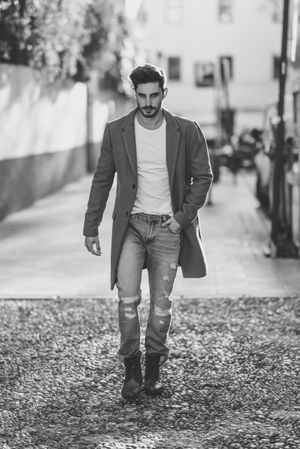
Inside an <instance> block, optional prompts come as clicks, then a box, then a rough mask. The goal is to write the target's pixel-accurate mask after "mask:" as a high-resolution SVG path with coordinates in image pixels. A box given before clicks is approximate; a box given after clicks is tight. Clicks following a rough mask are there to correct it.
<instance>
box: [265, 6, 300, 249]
mask: <svg viewBox="0 0 300 449" xmlns="http://www.w3.org/2000/svg"><path fill="white" fill-rule="evenodd" d="M289 3H290V2H289V0H284V4H283V24H282V41H281V58H280V73H279V101H278V117H279V122H278V125H277V128H276V142H275V154H274V176H273V186H272V187H273V204H272V227H271V254H272V255H273V256H275V257H297V256H298V249H297V247H296V245H295V244H294V242H293V238H292V233H291V224H290V223H288V220H287V217H284V216H283V214H282V213H281V210H282V206H283V204H284V203H283V202H284V201H285V199H284V177H285V173H284V146H285V123H284V97H285V85H286V75H287V43H288V27H289Z"/></svg>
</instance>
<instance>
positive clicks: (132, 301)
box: [120, 295, 140, 304]
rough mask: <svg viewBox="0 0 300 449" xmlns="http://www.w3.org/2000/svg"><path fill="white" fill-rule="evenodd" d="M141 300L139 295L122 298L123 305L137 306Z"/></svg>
mask: <svg viewBox="0 0 300 449" xmlns="http://www.w3.org/2000/svg"><path fill="white" fill-rule="evenodd" d="M139 299H140V297H139V295H135V296H120V301H122V303H123V304H135V303H136V302H137V301H138V300H139Z"/></svg>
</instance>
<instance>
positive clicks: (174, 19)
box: [165, 0, 183, 25]
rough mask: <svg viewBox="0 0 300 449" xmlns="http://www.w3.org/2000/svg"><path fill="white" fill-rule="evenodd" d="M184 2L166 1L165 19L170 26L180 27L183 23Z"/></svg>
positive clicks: (181, 0) (177, 0)
mask: <svg viewBox="0 0 300 449" xmlns="http://www.w3.org/2000/svg"><path fill="white" fill-rule="evenodd" d="M182 17H183V0H165V19H166V23H168V24H169V25H178V24H180V23H181V22H182Z"/></svg>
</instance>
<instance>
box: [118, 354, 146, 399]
mask: <svg viewBox="0 0 300 449" xmlns="http://www.w3.org/2000/svg"><path fill="white" fill-rule="evenodd" d="M124 365H125V369H126V372H125V380H124V385H123V388H122V392H121V394H122V396H123V398H125V399H128V400H129V401H133V400H136V399H139V398H140V396H141V387H142V383H143V377H142V369H141V355H140V354H138V355H136V356H134V357H129V358H125V359H124Z"/></svg>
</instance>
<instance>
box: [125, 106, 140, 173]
mask: <svg viewBox="0 0 300 449" xmlns="http://www.w3.org/2000/svg"><path fill="white" fill-rule="evenodd" d="M135 113H136V109H133V110H132V111H130V112H129V114H128V115H127V116H126V119H125V121H124V125H123V127H122V130H123V141H124V146H125V150H126V153H127V156H128V160H129V163H130V166H131V169H132V171H133V173H134V175H135V176H136V175H137V160H136V143H135V132H134V117H135Z"/></svg>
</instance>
